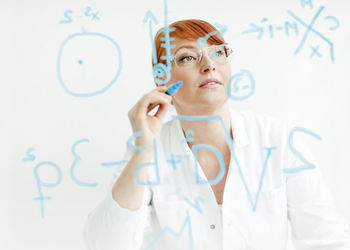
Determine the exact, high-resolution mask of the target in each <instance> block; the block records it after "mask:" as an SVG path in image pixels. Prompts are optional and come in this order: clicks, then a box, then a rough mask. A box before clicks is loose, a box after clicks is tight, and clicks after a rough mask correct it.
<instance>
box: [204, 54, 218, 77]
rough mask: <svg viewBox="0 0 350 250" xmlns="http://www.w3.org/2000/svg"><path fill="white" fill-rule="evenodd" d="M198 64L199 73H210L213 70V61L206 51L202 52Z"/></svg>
mask: <svg viewBox="0 0 350 250" xmlns="http://www.w3.org/2000/svg"><path fill="white" fill-rule="evenodd" d="M200 65H201V73H210V72H212V71H215V63H214V61H213V59H212V58H210V56H209V55H208V54H207V53H203V54H202V58H201V61H200Z"/></svg>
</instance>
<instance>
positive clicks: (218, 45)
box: [170, 43, 233, 69]
mask: <svg viewBox="0 0 350 250" xmlns="http://www.w3.org/2000/svg"><path fill="white" fill-rule="evenodd" d="M222 46H223V47H225V54H226V58H229V57H230V55H232V53H233V50H232V49H231V47H230V45H229V44H228V43H222V44H214V45H210V46H206V47H203V48H200V49H199V48H198V49H197V50H198V51H199V59H198V62H197V63H196V64H194V65H193V66H189V67H181V66H179V65H177V63H176V60H175V58H176V54H177V53H178V52H179V51H180V50H181V49H180V50H178V51H177V52H176V53H175V54H174V55H173V57H172V59H171V60H170V61H171V62H173V61H174V64H175V66H176V67H177V68H178V69H187V68H193V67H194V66H195V65H198V64H199V63H200V62H201V60H202V57H203V50H206V52H207V50H208V49H209V48H213V47H222ZM210 58H211V57H210ZM211 59H212V58H211ZM215 63H218V62H216V61H215ZM220 64H224V63H220Z"/></svg>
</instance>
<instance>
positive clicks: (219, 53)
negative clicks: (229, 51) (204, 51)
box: [211, 50, 225, 57]
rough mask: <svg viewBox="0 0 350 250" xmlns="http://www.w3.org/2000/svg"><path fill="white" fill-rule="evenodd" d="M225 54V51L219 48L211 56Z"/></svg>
mask: <svg viewBox="0 0 350 250" xmlns="http://www.w3.org/2000/svg"><path fill="white" fill-rule="evenodd" d="M224 55H225V52H224V51H223V50H217V51H214V52H212V53H211V57H219V56H224Z"/></svg>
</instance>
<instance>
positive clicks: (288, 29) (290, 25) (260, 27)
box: [241, 0, 340, 62]
mask: <svg viewBox="0 0 350 250" xmlns="http://www.w3.org/2000/svg"><path fill="white" fill-rule="evenodd" d="M300 3H301V6H302V8H305V7H306V8H309V9H310V11H313V7H314V6H313V3H312V0H308V1H306V0H301V1H300ZM325 11H326V7H325V6H320V7H319V8H318V9H317V10H316V12H314V11H313V13H314V14H313V17H312V19H311V21H305V20H304V19H303V18H301V17H299V16H298V15H297V14H296V12H294V11H292V10H287V11H286V12H287V14H288V16H289V17H290V18H292V19H293V21H285V22H284V23H283V24H282V25H281V24H279V25H274V24H271V23H270V22H269V19H268V18H266V17H265V18H262V19H261V20H260V22H255V23H251V24H250V28H249V29H246V30H244V31H242V33H241V34H242V35H252V34H253V35H255V36H256V39H257V40H260V39H262V38H263V37H265V36H266V33H268V36H269V37H270V38H271V39H272V38H274V37H275V33H278V32H283V31H284V34H285V36H287V37H290V35H291V34H294V36H295V37H298V36H299V34H300V30H301V29H303V30H304V33H303V34H302V36H301V40H300V42H299V44H298V46H297V47H296V49H295V51H294V55H295V56H296V55H298V54H299V53H300V52H301V50H302V49H303V48H304V47H305V46H306V41H307V39H308V37H310V36H311V35H314V36H316V37H317V38H319V39H320V41H321V42H323V45H326V46H327V47H328V49H326V52H322V53H321V52H320V46H321V45H320V44H311V45H309V51H310V52H309V53H310V54H309V58H323V56H324V55H325V54H328V55H329V59H330V60H331V61H332V62H334V61H335V56H334V44H333V42H332V41H331V39H330V38H328V37H327V36H326V35H324V33H321V32H320V31H319V30H317V29H316V28H315V25H316V23H317V21H318V22H321V21H323V23H322V24H324V25H327V28H328V30H330V31H335V30H337V29H338V28H339V26H340V22H339V20H338V18H336V17H335V16H331V15H327V14H325V15H323V16H322V14H323V13H324V12H325ZM321 18H323V19H321ZM319 20H320V21H319Z"/></svg>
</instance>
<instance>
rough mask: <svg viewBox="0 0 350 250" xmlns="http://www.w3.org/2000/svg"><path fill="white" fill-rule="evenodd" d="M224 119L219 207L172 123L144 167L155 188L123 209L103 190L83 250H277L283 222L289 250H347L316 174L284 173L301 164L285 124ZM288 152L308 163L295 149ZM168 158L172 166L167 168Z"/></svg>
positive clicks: (246, 115) (341, 224)
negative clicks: (224, 166)
mask: <svg viewBox="0 0 350 250" xmlns="http://www.w3.org/2000/svg"><path fill="white" fill-rule="evenodd" d="M231 116H232V133H233V135H234V141H233V152H231V162H230V167H229V172H228V175H227V179H226V184H225V190H224V196H223V204H222V207H221V208H220V206H218V204H217V202H216V198H215V195H214V193H213V191H212V189H211V187H210V185H209V184H208V183H205V182H206V181H208V180H207V179H206V176H205V174H204V173H203V171H202V169H201V167H200V166H199V165H197V167H196V164H195V162H196V161H195V158H194V154H193V152H192V151H191V149H190V148H189V147H188V145H187V143H186V139H185V137H184V134H183V131H182V128H181V126H180V123H179V121H178V120H172V121H169V122H167V123H166V124H165V125H164V127H163V129H162V135H161V143H160V145H157V155H156V156H157V162H158V165H157V166H156V165H155V164H152V163H151V164H149V165H148V167H147V171H148V176H149V181H151V182H152V183H153V184H154V185H151V186H146V188H145V193H144V197H143V205H142V207H141V208H140V209H139V210H137V211H130V210H127V209H124V208H122V207H120V206H119V205H118V203H117V202H115V201H114V200H113V198H112V194H111V192H109V193H108V195H107V197H106V199H105V200H104V201H103V202H101V203H100V204H99V206H98V207H97V208H96V209H95V210H94V211H93V212H92V213H91V214H90V215H89V218H88V220H87V222H86V225H85V231H84V237H85V241H86V244H87V247H88V249H90V250H118V249H121V250H128V249H130V250H136V249H161V250H171V249H174V250H175V249H176V250H177V249H181V250H184V249H191V250H231V249H232V250H243V249H244V250H248V249H250V250H252V249H254V250H283V249H285V248H286V243H287V237H288V220H289V221H290V223H291V226H292V234H293V242H294V244H295V246H296V249H298V250H306V249H307V250H316V249H317V250H318V249H322V250H349V249H350V237H349V233H348V232H347V230H348V228H347V224H346V223H345V220H344V218H343V217H341V216H339V215H337V214H336V210H335V208H334V205H333V202H332V198H331V197H330V193H329V191H328V189H327V187H326V186H325V184H324V182H323V180H322V175H321V173H320V170H319V168H318V167H316V168H313V169H306V170H303V171H294V173H287V172H284V170H293V169H298V168H299V167H300V165H302V164H304V163H303V162H302V161H301V160H300V157H298V156H297V155H296V154H295V153H292V152H291V150H290V147H291V146H290V145H289V144H288V135H289V131H290V130H291V128H292V127H291V126H290V125H289V123H288V122H286V121H280V120H277V119H273V118H270V117H266V116H262V115H256V114H253V113H250V112H237V111H231ZM214 122H215V121H214ZM295 137H297V136H296V135H295ZM293 146H294V147H297V150H298V151H299V152H301V153H302V155H303V156H304V157H305V156H307V158H306V159H307V160H308V161H310V162H312V163H314V162H315V161H314V160H313V159H312V158H311V155H310V154H308V153H306V152H307V149H306V148H305V147H304V146H303V145H302V144H301V145H299V144H298V146H296V144H295V145H294V144H293ZM267 148H270V149H269V150H268V149H267ZM269 152H270V154H269V155H268V153H269ZM131 154H132V151H130V150H129V152H128V154H127V156H126V160H127V159H129V158H130V157H131ZM172 155H173V159H175V160H177V161H179V163H177V164H176V166H175V167H174V166H173V165H172V164H171V163H169V162H167V161H169V160H170V159H172ZM154 162H155V161H154ZM154 162H153V163H154ZM265 162H266V164H264V163H265ZM264 166H265V168H264ZM123 168H124V166H121V167H119V168H118V169H117V170H116V172H115V176H114V178H113V182H112V183H114V182H115V180H116V179H117V178H118V176H119V175H120V173H121V171H122V170H123ZM157 174H158V175H157ZM157 177H158V178H157ZM198 180H199V182H201V183H202V184H198ZM203 182H204V184H203ZM259 187H261V188H260V189H259ZM259 190H260V192H259ZM257 196H258V199H257V200H256V197H257ZM196 203H197V204H196Z"/></svg>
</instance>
